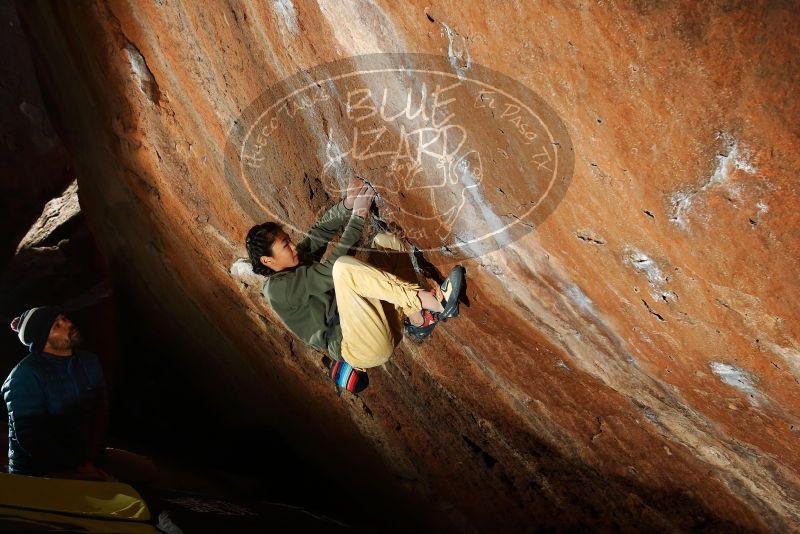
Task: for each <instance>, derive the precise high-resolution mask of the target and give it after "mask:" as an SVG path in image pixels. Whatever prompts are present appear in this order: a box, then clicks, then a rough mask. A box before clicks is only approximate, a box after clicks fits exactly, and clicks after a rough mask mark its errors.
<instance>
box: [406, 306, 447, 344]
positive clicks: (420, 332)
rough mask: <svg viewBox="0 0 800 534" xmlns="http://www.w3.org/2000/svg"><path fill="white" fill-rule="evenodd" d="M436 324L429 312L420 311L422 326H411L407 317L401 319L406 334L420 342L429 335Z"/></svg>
mask: <svg viewBox="0 0 800 534" xmlns="http://www.w3.org/2000/svg"><path fill="white" fill-rule="evenodd" d="M438 322H439V321H437V320H436V318H435V317H434V316H433V314H432V313H431V312H430V310H422V324H421V325H419V326H417V325H415V324H412V323H411V321H409V320H408V317H405V318H404V319H403V325H404V326H405V330H406V332H408V333H409V335H411V337H413V338H414V339H416V340H417V341H422V340H424V339H426V338H427V337H428V336H429V335H431V332H433V329H434V328H435V327H436V323H438Z"/></svg>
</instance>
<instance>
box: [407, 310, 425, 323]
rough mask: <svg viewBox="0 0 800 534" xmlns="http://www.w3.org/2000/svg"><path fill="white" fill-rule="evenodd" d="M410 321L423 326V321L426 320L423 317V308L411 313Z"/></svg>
mask: <svg viewBox="0 0 800 534" xmlns="http://www.w3.org/2000/svg"><path fill="white" fill-rule="evenodd" d="M408 322H410V323H411V324H413V325H414V326H422V323H424V322H425V319H424V318H423V317H422V310H420V311H418V312H414V313H412V314H411V315H409V316H408Z"/></svg>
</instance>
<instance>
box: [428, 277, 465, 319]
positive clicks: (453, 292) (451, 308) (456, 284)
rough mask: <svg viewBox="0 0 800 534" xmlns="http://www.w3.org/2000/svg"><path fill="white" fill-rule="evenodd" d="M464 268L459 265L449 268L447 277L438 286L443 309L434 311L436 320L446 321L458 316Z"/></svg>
mask: <svg viewBox="0 0 800 534" xmlns="http://www.w3.org/2000/svg"><path fill="white" fill-rule="evenodd" d="M465 274H466V270H465V269H464V267H462V266H461V265H456V266H455V267H453V268H452V269H451V270H450V273H449V274H448V275H447V279H445V281H444V282H442V285H441V286H439V291H440V295H441V297H440V298H441V303H442V307H443V308H444V310H442V311H440V312H434V313H433V318H434V319H436V320H437V321H446V320H447V319H451V318H453V317H458V313H459V311H458V297H459V295H460V294H461V287H462V286H463V285H464V276H465Z"/></svg>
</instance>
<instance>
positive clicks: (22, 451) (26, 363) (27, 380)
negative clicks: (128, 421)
mask: <svg viewBox="0 0 800 534" xmlns="http://www.w3.org/2000/svg"><path fill="white" fill-rule="evenodd" d="M2 394H3V398H4V399H5V401H6V408H7V409H8V468H9V472H11V473H19V474H25V475H44V474H48V473H61V472H68V471H72V470H73V469H74V468H75V467H77V466H78V465H80V464H83V463H85V462H88V461H92V462H94V461H96V460H97V459H98V457H99V455H100V454H101V453H102V451H103V445H104V441H105V430H106V423H107V415H108V400H107V395H106V388H105V383H104V381H103V369H102V367H101V366H100V362H99V360H98V358H97V356H95V355H94V354H92V353H90V352H85V351H76V352H75V353H74V354H73V355H72V356H67V357H63V356H54V355H51V354H48V353H46V352H42V353H31V354H28V355H27V356H26V357H25V358H23V360H22V361H21V362H19V363H18V364H17V366H16V367H14V369H13V370H12V371H11V373H10V374H9V375H8V378H7V379H6V381H5V382H4V383H3V387H2Z"/></svg>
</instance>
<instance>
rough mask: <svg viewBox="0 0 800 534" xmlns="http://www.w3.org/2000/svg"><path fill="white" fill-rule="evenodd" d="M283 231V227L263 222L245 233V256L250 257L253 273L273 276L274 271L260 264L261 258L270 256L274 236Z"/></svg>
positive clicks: (274, 223)
mask: <svg viewBox="0 0 800 534" xmlns="http://www.w3.org/2000/svg"><path fill="white" fill-rule="evenodd" d="M281 230H283V226H281V225H280V224H278V223H276V222H265V223H264V224H257V225H256V226H254V227H252V228H250V231H249V232H247V237H246V238H245V241H244V244H245V246H246V247H247V255H248V256H250V263H252V264H253V271H254V272H255V273H256V274H260V275H261V276H269V275H271V274H275V271H273V270H272V269H270V268H269V267H267V266H266V265H264V264H263V263H261V256H272V244H273V243H274V242H275V236H277V235H278V232H280V231H281Z"/></svg>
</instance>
